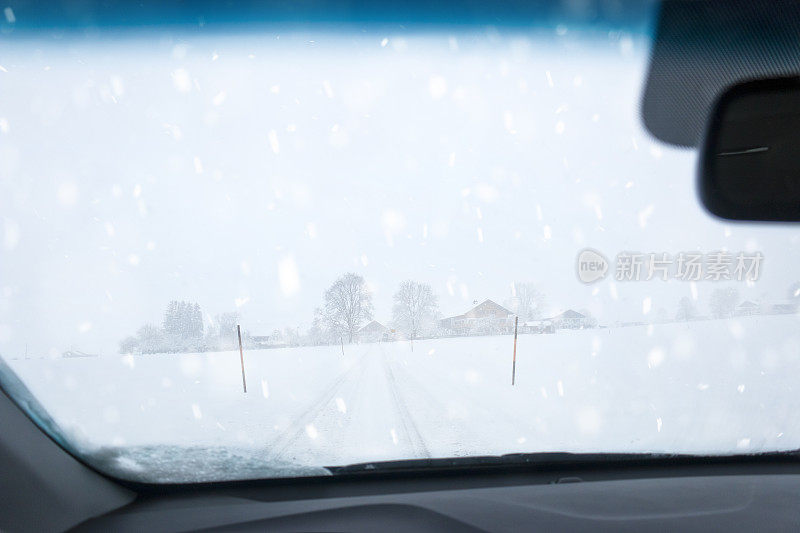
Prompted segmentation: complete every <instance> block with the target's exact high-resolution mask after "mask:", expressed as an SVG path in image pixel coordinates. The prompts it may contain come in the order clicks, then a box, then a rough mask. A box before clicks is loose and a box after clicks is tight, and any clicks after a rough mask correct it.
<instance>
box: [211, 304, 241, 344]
mask: <svg viewBox="0 0 800 533" xmlns="http://www.w3.org/2000/svg"><path fill="white" fill-rule="evenodd" d="M239 318H240V317H239V313H237V312H231V313H221V314H219V315H217V316H216V320H215V321H216V323H217V331H218V333H219V343H220V347H221V348H224V349H231V348H232V347H234V346H236V345H237V343H238V336H237V333H236V326H237V325H238V324H239Z"/></svg>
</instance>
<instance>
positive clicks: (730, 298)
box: [709, 287, 739, 318]
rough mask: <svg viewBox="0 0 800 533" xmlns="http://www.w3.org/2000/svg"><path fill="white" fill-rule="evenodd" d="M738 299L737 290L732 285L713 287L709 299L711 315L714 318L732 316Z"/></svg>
mask: <svg viewBox="0 0 800 533" xmlns="http://www.w3.org/2000/svg"><path fill="white" fill-rule="evenodd" d="M738 301H739V292H738V291H737V290H736V289H734V288H733V287H728V288H725V289H714V292H712V293H711V299H710V300H709V307H710V309H711V316H713V317H714V318H727V317H730V316H733V311H734V309H736V303H737V302H738Z"/></svg>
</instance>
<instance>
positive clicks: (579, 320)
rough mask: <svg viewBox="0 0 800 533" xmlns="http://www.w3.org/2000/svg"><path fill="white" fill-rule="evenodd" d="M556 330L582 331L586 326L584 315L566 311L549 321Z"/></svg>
mask: <svg viewBox="0 0 800 533" xmlns="http://www.w3.org/2000/svg"><path fill="white" fill-rule="evenodd" d="M550 321H551V322H552V323H553V326H554V327H555V328H556V329H583V328H585V327H586V325H587V320H586V315H583V314H581V313H579V312H577V311H573V310H572V309H567V310H566V311H564V312H563V313H561V314H560V315H556V316H554V317H553V318H551V319H550Z"/></svg>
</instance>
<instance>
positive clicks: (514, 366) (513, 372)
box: [511, 316, 519, 387]
mask: <svg viewBox="0 0 800 533" xmlns="http://www.w3.org/2000/svg"><path fill="white" fill-rule="evenodd" d="M518 323H519V317H518V316H515V317H514V358H513V359H512V362H511V386H512V387H513V386H514V382H515V381H516V377H517V324H518Z"/></svg>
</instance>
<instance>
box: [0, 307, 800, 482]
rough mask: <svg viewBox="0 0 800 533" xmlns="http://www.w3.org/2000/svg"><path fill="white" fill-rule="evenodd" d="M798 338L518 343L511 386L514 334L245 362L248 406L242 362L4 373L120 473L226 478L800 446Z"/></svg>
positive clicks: (600, 335)
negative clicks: (535, 457)
mask: <svg viewBox="0 0 800 533" xmlns="http://www.w3.org/2000/svg"><path fill="white" fill-rule="evenodd" d="M799 326H800V319H799V317H798V316H796V315H795V316H762V317H749V318H739V319H732V320H713V321H699V322H689V323H685V324H684V323H681V324H678V323H675V324H663V325H653V326H637V327H628V328H618V329H595V330H586V331H559V332H558V333H557V334H555V335H522V336H520V338H519V343H518V351H517V372H516V386H514V387H512V386H511V354H512V344H513V337H510V336H497V337H472V338H452V339H435V340H425V341H418V342H415V343H414V346H413V351H412V347H411V345H410V344H409V343H407V342H396V343H374V344H360V345H350V346H345V355H344V356H343V355H342V353H341V347H340V346H325V347H313V348H311V347H309V348H288V349H280V350H262V351H251V352H246V353H245V366H246V372H247V384H248V393H247V394H244V393H243V392H242V383H241V373H240V367H239V353H238V352H221V353H211V354H179V355H145V356H136V357H133V356H107V357H98V358H76V359H57V360H47V359H40V360H11V361H8V363H9V364H10V365H11V367H12V368H13V369H14V371H16V372H17V373H18V375H19V377H20V378H21V379H22V381H23V382H24V383H25V384H26V385H27V386H28V387H29V389H30V390H31V391H32V392H33V394H34V396H35V397H37V398H38V399H39V401H40V402H41V403H42V405H43V406H44V407H45V409H46V410H47V411H48V412H49V413H50V414H51V416H52V417H53V418H54V419H55V421H56V422H57V423H58V424H59V425H60V427H61V429H62V431H63V433H64V434H65V435H66V437H67V438H68V440H70V441H71V442H72V443H73V444H74V446H75V447H76V448H77V449H79V450H80V451H81V453H84V454H89V455H90V456H92V457H93V459H92V460H93V461H98V462H101V463H102V464H103V466H104V467H105V468H107V469H110V470H111V471H112V472H114V473H115V474H117V475H122V476H125V477H129V478H134V479H143V480H150V481H178V480H197V479H215V478H216V479H222V478H237V477H238V478H242V477H251V476H263V475H286V474H292V473H311V474H313V473H320V472H321V471H320V470H315V469H314V467H320V466H329V465H343V464H349V463H354V462H367V461H378V460H391V459H408V458H422V457H450V456H464V455H472V454H480V455H485V454H504V453H513V452H535V451H571V452H589V451H599V452H651V451H657V452H682V453H737V452H757V451H766V450H779V449H780V450H783V449H793V448H800V418H799V417H798V416H797V413H798V412H800V394H798V391H800V327H799ZM276 465H277V466H276ZM273 467H274V468H273ZM302 467H309V469H306V470H304V469H303V468H302ZM293 469H294V470H293Z"/></svg>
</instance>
